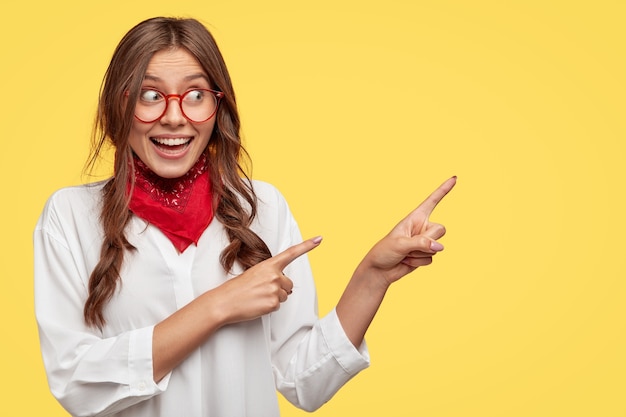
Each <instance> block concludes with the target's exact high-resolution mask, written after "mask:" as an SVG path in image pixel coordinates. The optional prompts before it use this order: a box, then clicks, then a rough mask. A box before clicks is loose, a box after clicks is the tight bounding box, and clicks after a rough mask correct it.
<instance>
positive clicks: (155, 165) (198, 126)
mask: <svg viewBox="0 0 626 417" xmlns="http://www.w3.org/2000/svg"><path fill="white" fill-rule="evenodd" d="M193 88H205V89H210V88H211V85H210V83H209V78H208V76H207V74H206V73H205V72H204V70H203V69H202V67H201V66H200V64H199V63H198V61H197V60H196V59H195V58H194V56H193V55H191V54H190V53H189V52H188V51H187V50H185V49H182V48H176V49H165V50H162V51H159V52H157V53H155V54H154V55H153V57H152V59H151V60H150V62H149V63H148V68H147V70H146V74H145V76H144V79H143V83H142V90H144V89H154V90H159V91H161V92H162V93H164V94H183V93H184V92H186V91H188V90H190V89H193ZM178 103H179V101H178V99H177V98H171V99H169V105H168V106H167V111H166V112H165V114H164V115H163V117H161V118H160V119H159V120H156V121H154V122H152V123H143V122H141V121H139V120H137V119H136V118H134V119H133V125H132V128H131V131H130V136H129V139H128V141H129V144H130V147H131V148H132V150H133V151H134V152H135V153H136V154H137V156H138V157H139V158H140V159H141V160H142V161H143V163H145V164H146V165H147V166H148V167H149V168H150V169H151V170H152V172H154V173H155V174H157V175H159V176H160V177H163V178H178V177H181V176H183V175H185V174H186V173H187V172H188V171H189V170H190V169H191V167H192V166H193V165H194V164H195V163H196V161H197V160H198V158H199V157H200V155H201V154H202V152H204V150H205V149H206V147H207V144H208V143H209V138H210V137H211V133H212V132H213V126H214V125H215V116H214V117H212V118H211V119H209V120H207V121H206V122H202V123H195V122H191V121H189V120H187V119H186V118H185V116H183V114H182V113H181V110H180V106H179V104H178Z"/></svg>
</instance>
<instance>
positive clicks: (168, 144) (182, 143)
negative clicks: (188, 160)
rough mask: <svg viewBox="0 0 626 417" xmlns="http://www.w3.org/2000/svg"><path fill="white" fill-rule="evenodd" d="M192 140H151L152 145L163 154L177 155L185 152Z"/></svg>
mask: <svg viewBox="0 0 626 417" xmlns="http://www.w3.org/2000/svg"><path fill="white" fill-rule="evenodd" d="M192 139H193V137H181V138H156V137H151V138H150V140H151V141H152V143H154V144H155V145H156V146H157V148H158V149H159V150H160V151H161V152H164V153H168V154H176V153H180V152H182V151H184V150H185V149H187V147H188V146H189V144H190V143H191V141H192Z"/></svg>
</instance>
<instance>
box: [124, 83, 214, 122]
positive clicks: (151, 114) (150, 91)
mask: <svg viewBox="0 0 626 417" xmlns="http://www.w3.org/2000/svg"><path fill="white" fill-rule="evenodd" d="M222 97H224V93H222V92H221V91H215V90H209V89H207V88H193V89H191V90H187V91H185V92H184V93H183V94H165V93H163V92H162V91H159V90H156V89H154V88H146V89H142V90H141V92H140V93H139V99H138V100H137V104H136V105H135V118H136V119H137V120H139V121H140V122H143V123H154V122H156V121H157V120H159V119H160V118H161V117H163V115H165V113H166V112H167V108H168V106H169V103H170V100H171V99H177V100H178V105H179V106H180V112H181V113H182V115H183V116H184V117H185V118H186V119H187V120H189V121H190V122H194V123H202V122H206V121H207V120H210V119H211V118H212V117H213V116H215V113H217V108H218V106H219V103H220V100H221V98H222Z"/></svg>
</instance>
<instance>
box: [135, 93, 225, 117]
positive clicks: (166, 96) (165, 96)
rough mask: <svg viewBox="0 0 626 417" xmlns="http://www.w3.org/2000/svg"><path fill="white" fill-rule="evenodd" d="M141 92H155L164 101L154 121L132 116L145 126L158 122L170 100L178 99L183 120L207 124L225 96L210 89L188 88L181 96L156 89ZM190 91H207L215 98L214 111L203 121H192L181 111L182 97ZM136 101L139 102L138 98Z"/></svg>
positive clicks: (165, 111)
mask: <svg viewBox="0 0 626 417" xmlns="http://www.w3.org/2000/svg"><path fill="white" fill-rule="evenodd" d="M143 90H151V91H156V92H157V93H159V94H160V95H161V96H162V97H163V99H164V100H165V108H164V109H163V113H161V115H160V116H159V117H157V118H156V119H154V120H151V121H146V120H142V119H140V118H139V117H138V116H137V114H133V116H134V117H135V119H137V120H138V121H140V122H141V123H146V124H149V123H154V122H156V121H157V120H160V119H161V118H162V117H163V116H165V113H167V109H168V108H169V105H170V100H171V99H174V98H176V99H178V107H179V108H180V113H181V114H182V115H183V117H184V118H185V119H187V120H189V121H190V122H191V123H204V122H207V121H209V120H211V119H212V118H213V117H214V116H215V115H216V114H217V109H218V108H219V106H220V101H221V99H222V98H223V97H224V96H225V94H224V93H223V92H222V91H217V90H211V89H210V88H190V89H189V90H187V91H185V92H184V93H182V94H165V93H164V92H163V91H161V90H158V89H156V88H145V89H142V91H143ZM192 91H208V92H210V93H211V94H213V97H215V110H214V111H213V113H211V115H210V116H209V117H207V118H206V119H204V120H201V121H196V120H192V119H190V118H189V116H187V114H185V110H183V97H185V96H186V95H187V94H189V93H190V92H192ZM127 94H128V93H127ZM137 100H138V101H139V98H138V99H137ZM135 111H136V105H135Z"/></svg>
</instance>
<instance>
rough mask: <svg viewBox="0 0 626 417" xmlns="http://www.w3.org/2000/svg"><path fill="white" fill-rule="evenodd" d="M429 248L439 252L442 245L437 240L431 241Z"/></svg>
mask: <svg viewBox="0 0 626 417" xmlns="http://www.w3.org/2000/svg"><path fill="white" fill-rule="evenodd" d="M430 249H431V250H434V251H435V252H439V251H442V250H443V245H442V244H441V243H439V242H431V243H430Z"/></svg>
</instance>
